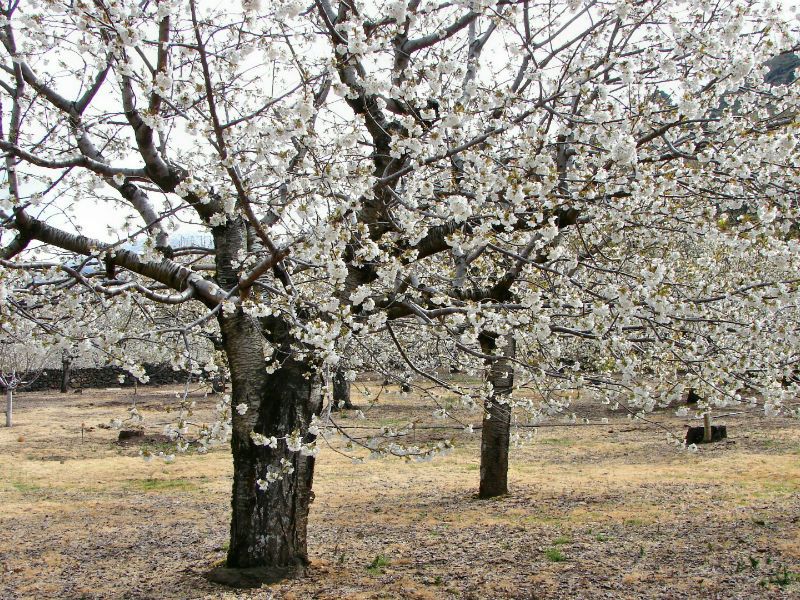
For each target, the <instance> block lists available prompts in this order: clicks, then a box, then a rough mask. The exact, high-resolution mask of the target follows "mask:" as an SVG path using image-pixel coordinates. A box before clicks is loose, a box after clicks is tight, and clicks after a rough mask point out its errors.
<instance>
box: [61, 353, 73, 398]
mask: <svg viewBox="0 0 800 600" xmlns="http://www.w3.org/2000/svg"><path fill="white" fill-rule="evenodd" d="M71 366H72V359H71V358H68V357H63V358H62V359H61V393H62V394H66V393H67V391H68V390H69V372H70V367H71Z"/></svg>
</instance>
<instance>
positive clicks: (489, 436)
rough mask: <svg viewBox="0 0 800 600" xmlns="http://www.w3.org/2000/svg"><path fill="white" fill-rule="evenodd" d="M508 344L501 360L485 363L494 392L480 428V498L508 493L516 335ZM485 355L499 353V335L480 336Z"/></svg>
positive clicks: (507, 339) (488, 400) (488, 399)
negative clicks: (513, 359)
mask: <svg viewBox="0 0 800 600" xmlns="http://www.w3.org/2000/svg"><path fill="white" fill-rule="evenodd" d="M506 341H507V343H506V345H505V346H504V347H503V348H502V349H500V356H501V358H499V360H494V361H491V362H490V363H489V364H487V366H486V371H487V373H486V377H487V379H488V381H489V383H491V384H492V393H491V395H490V396H489V398H487V399H486V404H485V410H484V413H483V429H482V431H481V483H480V489H479V491H478V496H479V497H480V498H493V497H495V496H502V495H503V494H507V493H508V448H509V440H510V437H511V407H510V406H509V404H507V400H506V397H507V396H508V395H509V394H510V393H511V390H512V388H513V386H514V365H513V363H512V362H511V360H509V359H512V358H513V357H514V353H515V344H514V336H513V335H508V336H506ZM480 343H481V348H482V350H483V352H484V354H496V352H495V351H496V350H497V349H498V348H497V336H496V335H492V334H486V333H483V334H481V336H480Z"/></svg>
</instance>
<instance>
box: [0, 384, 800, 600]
mask: <svg viewBox="0 0 800 600" xmlns="http://www.w3.org/2000/svg"><path fill="white" fill-rule="evenodd" d="M363 385H366V386H367V389H366V391H367V393H366V395H362V394H360V393H358V392H357V391H356V390H355V389H354V394H353V399H354V402H355V403H356V404H357V405H360V406H361V407H365V408H366V407H369V401H370V399H374V398H375V397H376V396H377V397H378V402H377V403H375V404H374V405H373V406H372V407H370V408H369V410H365V413H366V419H365V420H356V419H355V418H354V417H355V415H354V413H351V414H350V415H347V417H346V418H345V419H343V420H342V423H347V424H350V425H358V426H359V427H372V426H380V425H389V426H397V425H402V424H403V423H406V422H408V421H409V420H410V419H413V418H416V417H419V418H421V419H424V421H425V422H431V418H430V415H431V410H432V407H431V406H429V405H428V404H426V403H425V402H423V401H422V400H420V398H419V397H417V396H415V395H414V394H411V395H409V396H406V397H403V396H401V394H400V393H399V391H398V390H397V386H391V387H389V388H387V389H384V390H383V391H381V390H380V385H378V384H377V383H375V382H372V383H368V384H363ZM362 387H363V386H362ZM177 391H178V388H146V387H144V388H140V389H139V392H138V394H137V396H136V398H137V406H138V408H139V409H140V410H141V411H142V412H143V414H144V417H145V422H144V424H145V427H146V432H147V433H148V434H157V433H160V432H161V430H162V427H163V423H165V422H167V420H168V419H169V413H168V412H167V411H166V410H165V409H166V407H168V406H169V405H170V404H171V402H174V396H175V393H176V392H177ZM379 392H380V394H379ZM132 394H133V391H132V390H94V391H90V390H86V391H84V393H83V394H82V395H75V394H69V395H60V394H58V393H50V394H40V393H37V394H20V395H18V397H17V402H16V413H15V416H16V423H15V426H14V427H13V428H12V429H7V428H0V531H2V536H1V537H0V597H1V598H131V599H133V598H137V599H144V598H270V597H274V598H354V599H355V598H359V599H366V598H448V597H452V598H476V599H477V598H481V599H483V598H567V597H569V598H686V597H698V598H797V597H800V422H798V421H793V420H786V419H767V418H764V417H763V416H759V415H758V413H757V411H755V410H752V411H751V410H744V411H742V410H741V409H732V411H731V412H736V413H738V414H734V415H730V416H727V417H723V418H721V419H720V421H719V422H720V423H724V424H726V425H727V426H728V431H729V436H730V439H729V440H728V441H725V442H721V443H717V444H713V445H710V446H704V447H701V448H700V450H699V452H697V453H693V454H692V453H687V452H685V451H680V450H678V449H676V448H674V446H672V445H670V444H669V443H667V442H666V441H665V439H664V437H665V436H664V432H663V430H661V429H660V428H657V427H654V426H653V425H651V424H647V423H642V422H637V421H631V420H629V419H628V418H626V417H625V415H624V414H620V413H618V412H611V411H610V410H607V409H606V408H605V407H603V406H602V405H601V406H597V405H595V404H592V405H590V404H589V403H588V402H585V401H582V400H578V401H577V403H576V410H577V412H578V414H580V415H582V416H585V417H586V418H588V419H589V422H590V423H592V424H591V425H588V426H564V423H562V422H560V421H558V420H554V421H553V422H552V423H551V425H554V426H549V427H542V428H540V429H539V430H538V431H537V432H536V435H535V436H534V437H533V439H532V441H530V442H526V443H525V444H524V445H522V446H521V447H519V448H517V449H515V450H514V452H513V454H512V459H511V467H510V485H511V488H512V491H511V494H510V495H509V496H507V497H503V498H500V499H496V500H478V499H476V497H475V491H476V490H477V486H478V455H479V443H480V434H479V432H478V431H476V432H475V433H474V434H473V435H472V436H470V435H468V434H466V433H463V432H460V431H456V430H454V431H452V432H450V433H452V434H454V435H453V440H454V442H455V443H456V448H455V450H454V451H453V452H452V453H451V454H450V455H449V456H446V457H441V458H436V459H435V460H433V461H432V462H426V463H405V462H403V461H401V460H399V459H387V460H383V461H367V462H365V463H363V464H354V463H353V462H352V460H351V459H349V458H347V457H345V456H343V455H341V454H339V453H337V452H336V451H334V450H331V449H329V448H326V449H325V450H324V451H323V452H322V453H321V454H320V456H319V458H318V462H317V472H316V478H315V484H314V488H315V492H316V500H315V502H314V504H313V505H312V510H311V521H310V526H309V552H310V556H311V560H312V563H313V564H312V568H311V569H310V571H309V573H308V575H307V576H306V577H304V578H301V579H296V580H292V581H289V582H285V583H281V584H278V585H273V586H269V587H267V586H265V587H264V588H263V589H261V590H231V589H228V588H224V587H220V586H217V585H214V584H211V583H208V582H207V581H206V580H205V579H204V578H203V574H204V573H205V572H207V571H208V570H209V568H211V567H212V566H213V565H215V564H219V563H220V562H221V561H222V560H223V558H224V556H225V549H226V544H227V538H228V526H229V521H228V519H229V498H230V496H229V495H230V486H231V484H230V478H231V469H232V466H231V458H230V452H229V450H228V448H226V447H220V448H215V449H213V450H212V451H211V452H210V453H209V454H208V455H205V456H199V455H197V454H196V453H191V452H190V453H189V454H187V455H183V456H178V458H177V460H176V461H175V462H173V463H169V464H168V463H165V462H164V461H162V460H158V459H156V460H153V461H152V462H150V463H145V462H144V461H143V460H142V458H141V457H140V456H139V452H140V450H141V449H142V448H143V447H144V448H146V449H148V448H149V449H151V450H153V451H155V452H158V451H159V450H161V449H163V446H162V445H160V444H159V442H157V441H152V440H151V441H146V442H145V443H144V444H133V445H127V446H123V445H120V444H118V443H116V441H115V440H116V438H117V432H116V431H114V430H108V429H103V428H99V427H98V425H99V424H106V423H108V422H109V420H110V419H112V418H118V417H123V416H125V413H126V408H127V406H129V404H130V401H131V399H132ZM196 395H197V400H198V407H199V408H198V411H197V413H196V414H195V417H194V420H195V421H198V422H200V421H202V420H204V419H206V420H207V419H210V414H211V412H210V411H211V408H212V406H213V404H214V403H215V402H216V399H215V397H213V396H209V397H208V398H205V399H204V398H203V395H202V394H200V393H197V394H196ZM602 419H608V423H607V424H606V423H602ZM653 420H655V421H657V422H659V423H661V424H662V425H663V426H665V427H667V428H668V429H670V430H671V431H673V432H676V433H682V432H683V431H684V429H685V426H686V425H687V424H688V423H689V422H690V421H691V424H693V425H695V424H698V423H699V421H695V420H693V419H691V418H679V417H676V416H675V415H674V411H670V412H660V413H657V414H655V415H654V417H653ZM471 421H472V422H474V423H476V424H477V423H478V422H479V419H478V418H477V417H476V416H474V415H473V417H472V418H471ZM82 423H83V424H84V425H85V429H84V432H83V439H82V437H81V435H82V434H81V427H82ZM353 433H354V434H355V435H367V434H368V433H369V430H368V429H357V430H353ZM444 433H446V430H435V429H434V430H422V429H420V430H419V431H418V432H417V435H418V436H419V439H418V440H417V441H418V442H419V441H423V438H425V439H430V438H431V437H432V436H442V435H443V434H444ZM333 446H334V448H336V449H342V447H343V443H342V442H335V443H334V444H333Z"/></svg>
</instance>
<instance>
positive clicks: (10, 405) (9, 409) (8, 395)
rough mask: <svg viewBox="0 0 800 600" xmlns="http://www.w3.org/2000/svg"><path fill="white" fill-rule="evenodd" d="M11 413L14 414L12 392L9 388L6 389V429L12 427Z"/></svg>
mask: <svg viewBox="0 0 800 600" xmlns="http://www.w3.org/2000/svg"><path fill="white" fill-rule="evenodd" d="M13 413H14V390H12V389H11V386H8V387H7V388H6V427H11V426H12V425H13Z"/></svg>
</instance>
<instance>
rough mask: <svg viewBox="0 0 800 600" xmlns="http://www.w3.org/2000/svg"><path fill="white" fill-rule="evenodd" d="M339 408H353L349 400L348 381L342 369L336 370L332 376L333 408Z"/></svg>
mask: <svg viewBox="0 0 800 600" xmlns="http://www.w3.org/2000/svg"><path fill="white" fill-rule="evenodd" d="M340 408H347V409H350V408H353V402H352V401H351V400H350V381H349V380H348V379H347V377H346V376H345V373H344V371H336V374H335V375H334V376H333V409H334V410H339V409H340Z"/></svg>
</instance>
